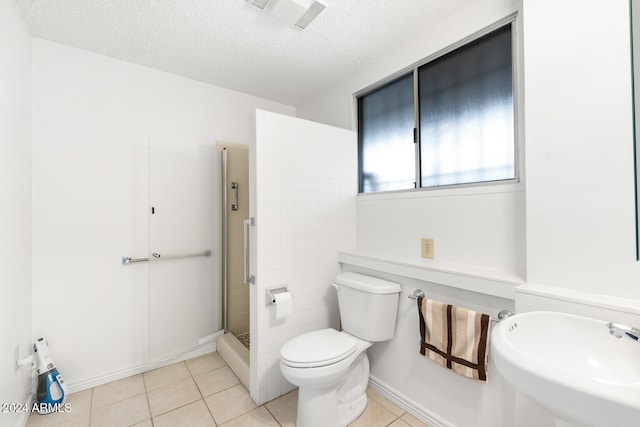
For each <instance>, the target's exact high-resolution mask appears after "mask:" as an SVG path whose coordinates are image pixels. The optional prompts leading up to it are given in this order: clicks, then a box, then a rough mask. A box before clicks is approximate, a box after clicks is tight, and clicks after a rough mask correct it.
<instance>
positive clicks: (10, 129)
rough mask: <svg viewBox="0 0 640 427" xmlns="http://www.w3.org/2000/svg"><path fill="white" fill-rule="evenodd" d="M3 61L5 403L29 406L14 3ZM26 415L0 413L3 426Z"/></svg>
mask: <svg viewBox="0 0 640 427" xmlns="http://www.w3.org/2000/svg"><path fill="white" fill-rule="evenodd" d="M0 58H1V63H2V65H1V66H0V94H2V95H1V96H0V294H1V295H2V296H1V297H0V402H1V403H26V402H27V399H28V397H29V396H28V393H29V390H30V385H29V378H30V377H29V371H28V369H26V370H25V369H23V370H21V371H18V372H16V371H15V366H16V364H15V358H14V351H15V349H16V347H18V348H19V353H20V356H26V355H28V354H30V353H31V36H30V34H29V29H28V28H27V24H26V23H25V21H24V19H23V17H22V14H21V13H20V10H19V9H18V6H17V4H16V2H15V1H12V0H11V1H2V2H0ZM25 416H26V414H24V413H23V414H20V413H14V414H11V413H4V412H3V413H0V426H2V427H5V426H17V425H20V424H21V423H22V422H24V420H25V419H26V418H25ZM21 417H22V419H21Z"/></svg>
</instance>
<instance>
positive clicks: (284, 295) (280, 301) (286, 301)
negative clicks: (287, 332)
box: [273, 292, 293, 320]
mask: <svg viewBox="0 0 640 427" xmlns="http://www.w3.org/2000/svg"><path fill="white" fill-rule="evenodd" d="M273 297H274V298H275V300H276V303H275V304H276V320H278V319H284V318H285V317H287V316H291V314H292V313H293V299H292V298H291V292H280V293H277V294H275V295H274V296H273Z"/></svg>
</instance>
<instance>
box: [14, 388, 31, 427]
mask: <svg viewBox="0 0 640 427" xmlns="http://www.w3.org/2000/svg"><path fill="white" fill-rule="evenodd" d="M34 403H35V400H34V397H33V396H29V397H28V398H27V401H26V402H25V404H26V408H29V409H31V408H33V404H34ZM30 415H31V410H29V411H22V412H20V418H18V423H17V424H16V426H19V427H25V426H26V425H27V423H28V422H29V416H30Z"/></svg>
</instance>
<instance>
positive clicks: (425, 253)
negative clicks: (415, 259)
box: [421, 238, 434, 259]
mask: <svg viewBox="0 0 640 427" xmlns="http://www.w3.org/2000/svg"><path fill="white" fill-rule="evenodd" d="M421 246H422V258H427V259H433V253H434V242H433V239H425V238H423V239H422V245H421Z"/></svg>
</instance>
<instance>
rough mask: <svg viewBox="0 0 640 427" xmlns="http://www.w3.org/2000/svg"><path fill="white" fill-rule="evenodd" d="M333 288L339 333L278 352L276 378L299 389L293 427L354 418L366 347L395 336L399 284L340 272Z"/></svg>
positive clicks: (360, 404)
mask: <svg viewBox="0 0 640 427" xmlns="http://www.w3.org/2000/svg"><path fill="white" fill-rule="evenodd" d="M333 286H334V287H335V288H336V289H337V290H338V304H339V308H340V318H341V320H342V325H343V327H344V331H341V332H339V331H336V330H335V329H321V330H318V331H313V332H308V333H306V334H302V335H299V336H297V337H294V338H292V339H291V340H289V341H288V342H287V343H286V344H285V345H284V346H282V349H281V350H280V370H281V372H282V375H283V376H284V378H285V379H286V380H287V381H289V382H290V383H291V384H293V385H296V386H298V387H299V390H298V415H297V419H296V425H297V426H298V427H339V426H340V427H341V426H346V425H348V424H349V423H351V422H352V421H353V420H355V419H356V418H357V417H358V416H360V414H362V412H363V411H364V409H365V408H366V406H367V394H366V390H367V384H368V381H369V359H368V357H367V353H366V349H367V348H369V347H370V346H371V345H372V344H373V342H375V341H385V340H388V339H391V338H392V337H393V335H394V332H395V321H396V314H397V308H398V294H399V292H400V285H398V284H397V283H392V282H388V281H385V280H381V279H377V278H374V277H369V276H364V275H360V274H356V273H342V274H340V275H338V277H337V278H336V283H335V284H334V285H333Z"/></svg>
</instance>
